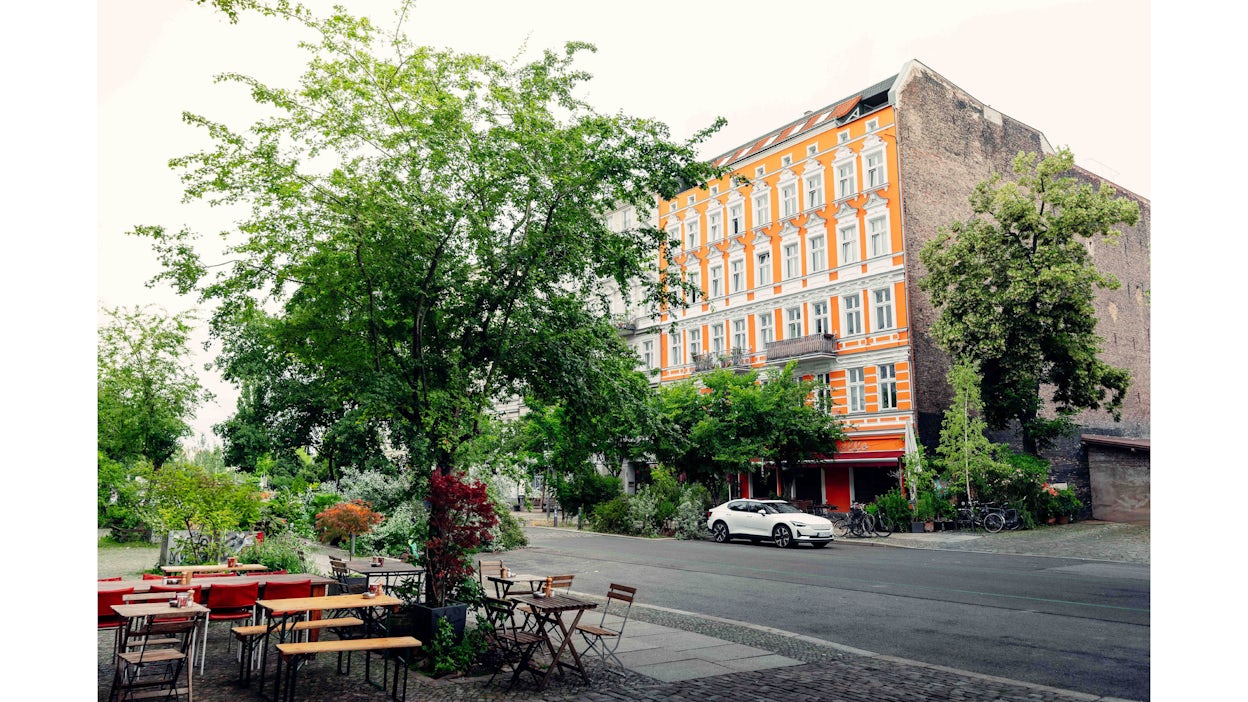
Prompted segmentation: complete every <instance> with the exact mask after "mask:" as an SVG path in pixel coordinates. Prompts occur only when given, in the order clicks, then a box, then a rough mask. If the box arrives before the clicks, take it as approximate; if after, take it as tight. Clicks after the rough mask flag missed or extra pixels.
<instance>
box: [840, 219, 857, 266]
mask: <svg viewBox="0 0 1248 702" xmlns="http://www.w3.org/2000/svg"><path fill="white" fill-rule="evenodd" d="M836 261H837V265H839V266H843V265H845V264H847V263H855V262H857V261H858V223H857V222H850V223H849V224H843V225H841V226H838V227H837V228H836Z"/></svg>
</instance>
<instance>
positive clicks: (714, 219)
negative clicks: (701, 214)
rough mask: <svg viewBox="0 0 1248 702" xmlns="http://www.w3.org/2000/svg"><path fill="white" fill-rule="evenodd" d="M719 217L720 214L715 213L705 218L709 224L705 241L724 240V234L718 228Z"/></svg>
mask: <svg viewBox="0 0 1248 702" xmlns="http://www.w3.org/2000/svg"><path fill="white" fill-rule="evenodd" d="M719 217H720V214H719V213H718V212H716V213H714V214H712V215H710V217H708V218H707V219H708V220H709V224H708V225H707V232H706V234H707V237H706V239H707V241H709V242H716V241H719V240H720V239H723V238H724V234H723V232H722V231H721V230H720V227H719Z"/></svg>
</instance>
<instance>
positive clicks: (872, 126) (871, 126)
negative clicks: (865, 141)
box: [867, 119, 880, 132]
mask: <svg viewBox="0 0 1248 702" xmlns="http://www.w3.org/2000/svg"><path fill="white" fill-rule="evenodd" d="M879 128H880V120H878V119H869V120H867V131H868V132H874V131H875V130H877V129H879Z"/></svg>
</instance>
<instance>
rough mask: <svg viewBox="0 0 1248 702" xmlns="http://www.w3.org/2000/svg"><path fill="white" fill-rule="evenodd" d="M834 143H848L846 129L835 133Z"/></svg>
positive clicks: (847, 131)
mask: <svg viewBox="0 0 1248 702" xmlns="http://www.w3.org/2000/svg"><path fill="white" fill-rule="evenodd" d="M836 143H838V144H848V143H849V130H848V129H846V130H844V131H840V132H837V133H836Z"/></svg>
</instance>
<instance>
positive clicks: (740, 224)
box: [728, 205, 745, 236]
mask: <svg viewBox="0 0 1248 702" xmlns="http://www.w3.org/2000/svg"><path fill="white" fill-rule="evenodd" d="M744 209H745V208H744V207H742V206H741V205H733V206H732V207H729V208H728V231H729V232H731V233H732V235H733V236H736V235H737V234H740V233H741V232H742V231H744V230H745V218H744V217H743V216H742V211H743V210H744Z"/></svg>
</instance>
